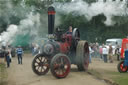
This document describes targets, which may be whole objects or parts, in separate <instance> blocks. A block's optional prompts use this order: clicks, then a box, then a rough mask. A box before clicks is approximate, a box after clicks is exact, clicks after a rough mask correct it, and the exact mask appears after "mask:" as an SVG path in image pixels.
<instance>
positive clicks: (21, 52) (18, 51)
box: [16, 46, 23, 64]
mask: <svg viewBox="0 0 128 85" xmlns="http://www.w3.org/2000/svg"><path fill="white" fill-rule="evenodd" d="M16 52H17V57H18V64H22V55H23V49H22V48H21V46H18V48H17V50H16Z"/></svg>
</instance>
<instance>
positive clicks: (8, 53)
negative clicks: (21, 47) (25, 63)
mask: <svg viewBox="0 0 128 85" xmlns="http://www.w3.org/2000/svg"><path fill="white" fill-rule="evenodd" d="M4 55H5V60H6V62H7V68H9V67H10V63H11V51H10V50H9V49H7V48H6V51H5V53H4Z"/></svg>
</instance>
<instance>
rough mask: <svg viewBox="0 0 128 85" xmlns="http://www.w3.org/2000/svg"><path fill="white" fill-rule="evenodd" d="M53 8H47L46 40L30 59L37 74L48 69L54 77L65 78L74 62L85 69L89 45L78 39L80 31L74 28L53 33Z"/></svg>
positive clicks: (86, 67) (42, 73) (43, 72)
mask: <svg viewBox="0 0 128 85" xmlns="http://www.w3.org/2000/svg"><path fill="white" fill-rule="evenodd" d="M54 20H55V9H54V8H53V7H49V8H48V40H47V42H45V43H44V44H43V45H42V46H41V47H40V48H41V53H40V54H37V55H36V56H35V57H34V59H33V61H32V70H33V72H34V73H36V74H37V75H45V74H46V73H48V71H49V69H50V70H51V73H52V75H53V76H54V77H56V78H65V77H66V76H67V75H68V74H69V72H70V69H71V64H75V65H77V67H78V70H79V71H86V70H87V69H88V65H89V45H88V42H87V41H85V40H80V32H79V30H78V29H77V28H74V30H73V32H72V34H66V33H64V34H62V32H61V31H60V30H58V31H57V32H56V33H54Z"/></svg>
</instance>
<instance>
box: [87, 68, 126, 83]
mask: <svg viewBox="0 0 128 85" xmlns="http://www.w3.org/2000/svg"><path fill="white" fill-rule="evenodd" d="M89 72H90V73H91V74H92V75H93V76H95V77H96V78H98V79H102V78H107V79H109V80H112V81H114V83H116V84H118V85H128V72H126V73H119V72H115V71H108V70H104V71H103V72H102V73H101V72H98V71H96V70H94V69H90V70H89ZM112 85H115V84H112Z"/></svg>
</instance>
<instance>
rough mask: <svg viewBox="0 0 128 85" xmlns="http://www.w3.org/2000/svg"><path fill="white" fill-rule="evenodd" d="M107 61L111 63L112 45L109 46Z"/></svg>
mask: <svg viewBox="0 0 128 85" xmlns="http://www.w3.org/2000/svg"><path fill="white" fill-rule="evenodd" d="M108 53H109V61H110V63H113V58H112V57H113V48H112V45H109V52H108Z"/></svg>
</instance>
